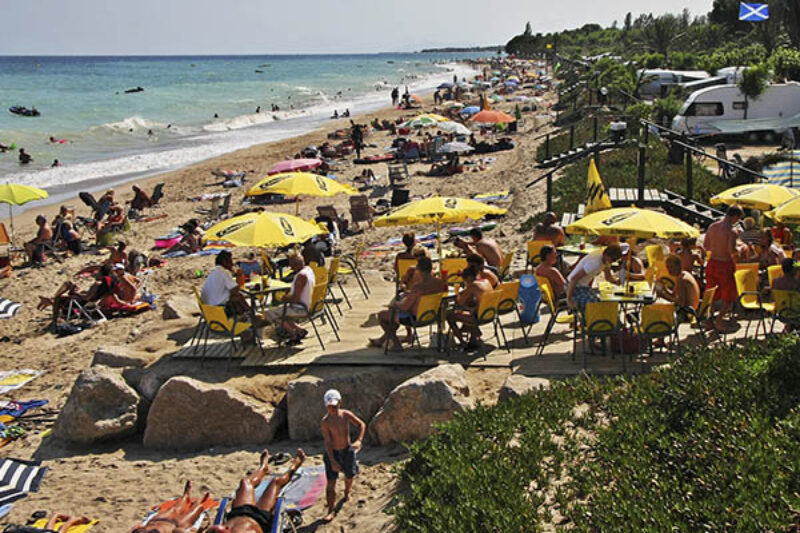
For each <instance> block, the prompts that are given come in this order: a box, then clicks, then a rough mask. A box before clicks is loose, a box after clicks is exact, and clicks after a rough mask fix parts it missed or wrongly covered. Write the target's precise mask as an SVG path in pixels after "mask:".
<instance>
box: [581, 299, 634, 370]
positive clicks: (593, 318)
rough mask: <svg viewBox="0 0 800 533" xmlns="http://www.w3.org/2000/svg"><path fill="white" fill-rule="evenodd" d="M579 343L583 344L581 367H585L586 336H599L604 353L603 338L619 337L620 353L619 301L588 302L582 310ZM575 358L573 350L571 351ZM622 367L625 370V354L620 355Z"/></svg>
mask: <svg viewBox="0 0 800 533" xmlns="http://www.w3.org/2000/svg"><path fill="white" fill-rule="evenodd" d="M580 331H581V343H582V344H583V368H584V369H585V368H586V338H587V337H588V338H590V339H591V338H599V339H602V340H603V353H604V354H605V339H611V338H613V337H615V336H616V337H618V338H619V343H620V350H619V351H620V354H622V336H621V335H620V332H621V331H622V328H621V323H620V320H619V302H589V303H587V304H586V309H585V310H584V311H583V320H582V323H581V324H580ZM572 357H573V359H574V358H575V350H574V349H573V352H572ZM622 367H623V370H625V356H624V354H623V356H622Z"/></svg>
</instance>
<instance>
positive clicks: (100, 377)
mask: <svg viewBox="0 0 800 533" xmlns="http://www.w3.org/2000/svg"><path fill="white" fill-rule="evenodd" d="M138 407H139V396H138V395H137V394H136V391H135V390H134V389H133V388H131V387H130V386H129V385H128V384H127V383H125V380H124V379H122V376H121V375H120V374H119V373H118V372H117V371H115V370H113V369H111V368H108V367H104V366H94V367H92V368H90V369H88V370H84V371H83V372H81V373H80V375H79V376H78V379H77V380H75V384H74V385H73V386H72V391H71V392H70V394H69V398H67V403H66V404H65V405H64V408H63V409H62V410H61V413H60V414H59V416H58V419H57V420H56V424H55V427H54V429H53V435H54V436H55V437H57V438H60V439H63V440H66V441H69V442H75V443H79V444H91V443H93V442H97V441H103V440H112V439H115V438H121V437H126V436H128V435H131V434H133V433H135V432H136V424H137V420H138V416H137V409H138Z"/></svg>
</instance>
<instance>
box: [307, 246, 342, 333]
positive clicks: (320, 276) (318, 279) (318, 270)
mask: <svg viewBox="0 0 800 533" xmlns="http://www.w3.org/2000/svg"><path fill="white" fill-rule="evenodd" d="M308 266H310V267H311V270H313V271H314V281H315V284H314V286H315V287H316V286H317V285H319V284H320V283H324V284H325V287H326V289H325V294H324V295H323V302H324V303H325V307H326V308H327V309H328V311H329V312H330V305H331V304H334V305H336V308H337V310H338V311H339V316H344V315H343V314H342V310H341V308H339V302H338V301H337V300H335V299H333V298H329V297H328V296H333V295H332V294H331V293H330V291H329V290H328V269H327V268H325V267H324V266H319V265H318V264H317V263H316V262H314V261H312V262H310V263H309V264H308ZM330 315H331V325H332V326H333V327H334V328H336V329H339V323H338V322H336V318H335V317H334V316H333V312H331V313H330Z"/></svg>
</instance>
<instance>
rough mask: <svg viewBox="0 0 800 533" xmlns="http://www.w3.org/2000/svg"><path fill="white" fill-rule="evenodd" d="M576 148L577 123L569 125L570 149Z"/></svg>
mask: <svg viewBox="0 0 800 533" xmlns="http://www.w3.org/2000/svg"><path fill="white" fill-rule="evenodd" d="M573 148H575V125H574V124H573V125H572V126H570V127H569V149H570V150H572V149H573Z"/></svg>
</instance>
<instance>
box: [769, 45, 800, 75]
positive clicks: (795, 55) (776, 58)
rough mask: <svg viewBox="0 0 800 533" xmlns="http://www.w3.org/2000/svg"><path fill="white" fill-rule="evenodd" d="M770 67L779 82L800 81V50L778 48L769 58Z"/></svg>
mask: <svg viewBox="0 0 800 533" xmlns="http://www.w3.org/2000/svg"><path fill="white" fill-rule="evenodd" d="M769 65H770V68H772V70H773V71H774V72H775V78H777V79H778V80H794V81H800V50H797V49H796V48H784V47H780V48H776V49H775V51H774V52H772V55H771V56H770V58H769Z"/></svg>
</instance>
